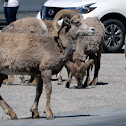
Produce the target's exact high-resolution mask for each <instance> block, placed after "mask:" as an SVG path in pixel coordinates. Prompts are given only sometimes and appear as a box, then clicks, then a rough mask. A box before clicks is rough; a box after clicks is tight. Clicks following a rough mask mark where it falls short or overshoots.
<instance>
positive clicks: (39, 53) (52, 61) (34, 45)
mask: <svg viewBox="0 0 126 126" xmlns="http://www.w3.org/2000/svg"><path fill="white" fill-rule="evenodd" d="M63 16H67V17H69V18H64V21H63V24H62V26H61V29H60V32H58V37H56V36H53V35H52V36H49V35H45V36H44V35H43V36H35V35H28V34H24V33H20V34H19V33H0V87H1V85H2V81H3V79H4V78H5V75H8V74H12V73H13V74H22V75H26V74H27V75H33V76H35V77H36V81H37V85H36V96H35V101H34V104H33V106H32V108H31V112H32V117H33V118H37V117H39V112H38V103H39V98H40V96H41V93H42V88H43V83H44V84H45V89H46V107H45V113H46V117H47V118H48V119H50V118H53V112H52V110H51V106H50V98H51V92H52V83H51V78H52V75H54V74H57V73H58V72H59V71H60V70H61V69H62V67H63V66H64V64H65V63H66V62H67V61H68V60H69V58H70V57H72V54H73V52H74V47H75V45H76V42H77V40H78V37H79V36H85V35H93V34H94V28H93V27H88V26H87V24H85V22H84V20H83V17H82V15H81V14H80V13H77V12H75V11H72V10H61V11H60V12H58V13H57V14H56V16H55V18H54V23H53V24H54V28H56V24H57V21H58V20H59V19H60V18H61V17H63ZM56 29H57V28H56ZM0 106H1V107H2V108H3V109H4V111H5V112H6V113H7V114H8V115H10V117H11V118H12V119H15V118H17V115H16V113H15V112H14V111H13V110H12V108H11V107H10V106H9V105H8V104H7V103H6V102H5V100H4V99H3V98H2V96H1V94H0Z"/></svg>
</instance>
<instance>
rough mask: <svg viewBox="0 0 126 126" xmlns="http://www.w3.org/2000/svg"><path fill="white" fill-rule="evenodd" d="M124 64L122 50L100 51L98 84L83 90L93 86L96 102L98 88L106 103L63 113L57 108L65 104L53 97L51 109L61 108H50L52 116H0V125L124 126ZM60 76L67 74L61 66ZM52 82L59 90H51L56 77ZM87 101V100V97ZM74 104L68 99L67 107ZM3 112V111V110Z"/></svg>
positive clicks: (125, 83) (125, 74) (125, 107)
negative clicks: (55, 106)
mask: <svg viewBox="0 0 126 126" xmlns="http://www.w3.org/2000/svg"><path fill="white" fill-rule="evenodd" d="M125 67H126V59H125V55H124V53H118V54H116V53H113V54H109V53H108V54H107V53H103V54H102V59H101V69H100V72H99V85H97V86H96V88H94V89H93V88H92V89H88V90H84V92H85V94H86V92H87V91H89V90H90V91H91V90H92V91H93V90H96V92H95V94H94V95H96V97H94V98H93V99H95V100H96V102H97V99H98V97H100V96H99V95H98V94H99V92H101V95H103V96H104V95H105V96H106V99H104V98H103V99H104V100H106V102H105V103H106V105H109V107H108V106H106V105H104V104H101V107H99V105H98V103H97V104H96V103H95V101H94V103H93V104H96V105H97V106H96V108H95V106H93V104H92V107H90V106H89V107H87V110H86V106H85V108H84V107H83V108H81V109H76V110H73V111H70V112H69V111H68V112H67V113H65V112H61V110H62V109H63V107H64V106H65V105H66V103H64V104H63V103H62V104H58V101H57V100H56V101H55V102H56V103H57V104H58V106H57V108H55V109H56V110H57V109H59V108H61V106H62V108H61V110H60V111H59V113H60V114H59V113H58V112H57V113H55V112H56V110H55V111H54V113H55V114H54V115H55V119H54V120H46V117H45V116H40V119H31V117H30V116H28V117H24V118H19V119H18V120H10V119H0V126H52V125H54V126H126V96H125V95H126V78H125V76H126V70H125ZM62 76H63V79H64V80H65V79H66V78H67V73H66V71H65V70H64V69H63V70H62ZM74 82H75V80H74V78H73V83H74ZM15 83H20V82H19V80H18V79H17V80H15ZM53 83H54V84H55V85H54V90H53V94H56V91H57V92H58V91H59V90H58V89H57V90H55V87H57V85H56V84H57V81H53ZM71 86H72V85H71ZM121 86H122V87H121ZM4 87H5V86H4ZM4 87H3V88H4ZM17 87H18V86H17ZM59 88H60V89H61V88H63V90H64V91H66V89H64V85H63V86H62V87H59ZM110 88H113V89H112V90H110ZM17 90H18V89H17ZM78 90H79V89H77V90H74V89H68V90H67V93H68V94H69V93H70V92H71V93H72V92H74V91H75V92H77V91H78ZM104 90H108V91H106V94H102V92H103V91H104ZM109 90H110V91H109ZM114 90H118V92H117V94H116V95H115V93H116V92H114ZM1 91H2V90H1ZM69 91H70V92H69ZM81 91H82V90H80V92H81ZM98 91H99V92H98ZM8 93H9V92H8ZM23 93H24V92H23ZM64 93H66V92H64ZM90 93H91V92H90ZM107 93H108V94H107ZM109 93H110V94H109ZM120 94H121V95H120ZM56 95H58V94H56ZM60 95H61V96H62V97H65V95H64V94H63V92H61V94H60ZM76 95H78V96H77V97H78V98H80V97H81V96H80V94H75V96H76ZM109 95H111V96H110V99H111V100H112V99H114V100H113V102H112V104H107V102H111V101H109V98H108V96H109ZM117 95H120V96H119V97H118V96H117ZM75 96H73V97H72V98H71V99H74V97H75ZM79 96H80V97H79ZM28 97H29V96H28ZM68 97H69V96H68ZM53 98H54V96H53ZM93 99H92V100H93ZM76 100H77V99H76ZM78 100H79V99H78ZM89 101H91V100H90V99H89ZM101 101H102V99H101ZM114 101H115V102H114ZM19 102H21V101H19ZM78 102H80V101H78ZM52 104H53V103H52ZM74 104H75V103H74V101H72V100H71V103H70V104H69V105H71V106H69V107H72V106H74ZM78 104H80V103H78ZM90 104H91V103H90ZM90 104H87V105H90ZM99 104H100V101H99ZM76 105H77V104H76ZM24 106H25V103H24ZM102 106H103V107H102ZM17 109H19V108H17ZM68 110H69V109H68ZM0 112H1V113H4V112H3V111H0ZM3 116H5V115H4V114H3Z"/></svg>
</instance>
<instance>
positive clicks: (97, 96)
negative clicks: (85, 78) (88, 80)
mask: <svg viewBox="0 0 126 126" xmlns="http://www.w3.org/2000/svg"><path fill="white" fill-rule="evenodd" d="M125 67H126V59H125V55H124V54H123V53H118V54H116V53H113V54H106V53H103V54H102V59H101V69H100V72H99V84H98V85H96V86H94V87H88V88H86V89H73V88H70V89H67V88H65V81H64V82H63V85H57V81H56V80H55V79H56V76H53V79H54V80H55V81H54V80H53V81H52V85H53V91H52V96H51V107H52V111H53V113H54V116H56V117H58V116H66V117H67V116H79V115H80V116H81V115H84V116H89V115H97V114H98V113H99V114H101V115H103V114H105V113H106V112H108V111H116V110H117V109H121V108H125V104H126V78H125V76H126V70H125ZM92 75H93V72H91V77H92ZM62 76H63V79H64V80H66V79H67V73H66V70H65V68H63V70H62ZM28 78H29V76H26V79H28ZM73 86H76V81H75V79H74V78H73V79H72V84H71V87H73ZM35 90H36V89H35V86H26V85H20V80H19V76H15V82H14V85H5V84H3V85H2V87H1V89H0V94H1V95H2V97H3V98H4V99H5V100H6V101H7V103H8V104H9V105H10V106H11V107H12V108H13V110H14V111H15V112H16V114H17V116H18V118H19V119H22V118H23V119H24V118H31V113H30V108H31V106H32V104H33V101H34V97H35ZM45 102H46V97H45V88H43V94H42V96H41V98H40V102H39V112H40V117H45V114H44V113H43V111H44V107H45ZM8 119H10V117H9V116H8V115H5V114H4V111H3V109H2V108H1V107H0V120H8Z"/></svg>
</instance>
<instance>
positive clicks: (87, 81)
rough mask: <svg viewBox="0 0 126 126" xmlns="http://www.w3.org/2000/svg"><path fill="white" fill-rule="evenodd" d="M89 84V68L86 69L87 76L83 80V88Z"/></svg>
mask: <svg viewBox="0 0 126 126" xmlns="http://www.w3.org/2000/svg"><path fill="white" fill-rule="evenodd" d="M89 84H90V76H89V68H88V69H87V77H86V80H85V82H84V85H83V88H86V87H87V86H88V85H89Z"/></svg>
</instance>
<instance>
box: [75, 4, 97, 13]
mask: <svg viewBox="0 0 126 126" xmlns="http://www.w3.org/2000/svg"><path fill="white" fill-rule="evenodd" d="M94 4H95V3H91V4H87V5H83V6H80V7H77V8H76V9H77V10H79V11H80V12H81V13H82V14H86V13H89V12H91V11H93V10H94V9H95V8H96V7H92V5H94Z"/></svg>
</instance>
